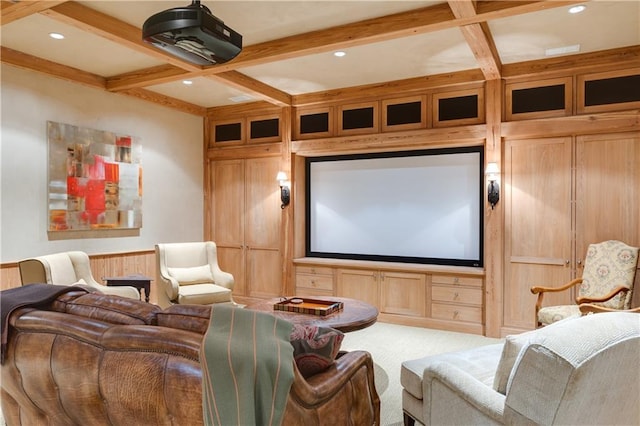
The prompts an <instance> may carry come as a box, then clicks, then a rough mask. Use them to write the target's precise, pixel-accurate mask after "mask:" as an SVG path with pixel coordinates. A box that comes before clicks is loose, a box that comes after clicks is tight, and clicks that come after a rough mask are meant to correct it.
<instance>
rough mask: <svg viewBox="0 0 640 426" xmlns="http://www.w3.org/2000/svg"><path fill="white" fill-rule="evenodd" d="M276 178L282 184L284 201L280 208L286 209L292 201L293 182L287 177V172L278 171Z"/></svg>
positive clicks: (282, 198)
mask: <svg viewBox="0 0 640 426" xmlns="http://www.w3.org/2000/svg"><path fill="white" fill-rule="evenodd" d="M276 180H277V181H278V183H279V185H280V201H282V204H281V205H280V208H281V209H284V208H285V207H286V206H288V205H289V202H290V201H291V182H290V181H289V180H288V179H287V174H286V173H285V172H278V175H277V176H276Z"/></svg>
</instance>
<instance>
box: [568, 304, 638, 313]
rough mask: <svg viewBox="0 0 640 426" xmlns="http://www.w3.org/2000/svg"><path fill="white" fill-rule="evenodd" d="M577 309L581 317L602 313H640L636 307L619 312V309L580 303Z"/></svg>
mask: <svg viewBox="0 0 640 426" xmlns="http://www.w3.org/2000/svg"><path fill="white" fill-rule="evenodd" d="M578 309H580V313H581V314H582V315H586V314H597V313H602V312H637V313H640V306H639V307H636V308H631V309H623V310H621V309H611V308H605V307H604V306H602V305H593V304H591V303H582V304H580V305H578Z"/></svg>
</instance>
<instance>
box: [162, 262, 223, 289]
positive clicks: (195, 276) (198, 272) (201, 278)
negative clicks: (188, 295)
mask: <svg viewBox="0 0 640 426" xmlns="http://www.w3.org/2000/svg"><path fill="white" fill-rule="evenodd" d="M167 272H169V275H171V277H172V278H175V279H176V281H178V282H179V283H180V285H189V284H202V283H212V282H213V274H212V273H211V268H210V267H209V265H202V266H193V267H191V268H169V267H167Z"/></svg>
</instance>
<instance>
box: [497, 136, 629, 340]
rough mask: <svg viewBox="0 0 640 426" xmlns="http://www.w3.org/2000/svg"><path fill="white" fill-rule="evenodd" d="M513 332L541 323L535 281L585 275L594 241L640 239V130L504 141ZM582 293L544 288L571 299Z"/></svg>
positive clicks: (507, 320)
mask: <svg viewBox="0 0 640 426" xmlns="http://www.w3.org/2000/svg"><path fill="white" fill-rule="evenodd" d="M504 164H505V170H504V171H505V190H506V191H505V194H504V195H505V200H504V202H505V212H506V214H505V280H504V290H503V291H504V300H506V301H508V303H505V304H504V312H503V326H504V328H505V331H506V332H510V331H515V330H516V329H528V328H531V327H532V326H533V323H534V305H535V296H534V295H532V294H531V292H530V288H531V287H532V286H534V285H546V286H554V285H556V286H559V285H561V284H563V283H566V282H568V281H569V280H571V279H572V278H575V277H579V276H581V275H582V266H583V260H584V256H585V254H586V250H587V247H588V245H589V244H591V243H594V242H600V241H605V240H609V239H615V240H621V241H624V242H625V243H627V244H630V245H635V246H639V245H640V220H639V219H638V212H639V211H640V135H638V133H637V132H635V133H624V134H602V135H589V136H567V137H561V138H533V139H526V140H507V141H506V143H505V162H504ZM574 298H575V294H574V293H572V292H569V291H567V292H562V293H557V294H549V295H548V297H547V296H545V302H546V303H547V304H565V303H572V301H573V300H574Z"/></svg>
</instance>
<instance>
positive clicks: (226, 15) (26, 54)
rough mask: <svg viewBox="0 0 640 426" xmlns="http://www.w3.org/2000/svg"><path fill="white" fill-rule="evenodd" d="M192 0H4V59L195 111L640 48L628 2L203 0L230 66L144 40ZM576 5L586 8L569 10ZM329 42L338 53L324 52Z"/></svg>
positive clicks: (555, 64)
mask: <svg viewBox="0 0 640 426" xmlns="http://www.w3.org/2000/svg"><path fill="white" fill-rule="evenodd" d="M188 4H190V0H181V1H145V0H139V1H116V0H112V1H26V0H24V1H17V2H12V1H2V2H1V6H2V9H1V11H2V14H1V23H2V26H1V27H0V31H1V32H0V37H1V38H0V44H1V45H2V51H1V52H0V53H1V54H0V59H1V60H2V62H3V63H7V64H10V65H12V66H17V67H22V68H27V69H31V70H35V71H38V72H44V73H47V74H51V75H54V76H57V77H59V78H63V79H66V80H71V81H76V82H78V83H80V84H84V85H89V86H92V87H96V88H100V89H104V90H108V91H113V92H120V93H123V94H126V95H130V96H135V97H138V98H142V99H146V100H149V101H152V102H157V103H160V104H164V105H167V106H169V107H173V108H177V109H180V110H183V111H187V112H190V113H193V114H199V115H204V114H206V111H207V109H208V108H212V107H219V106H224V105H235V104H236V103H238V102H240V103H242V102H255V101H258V100H260V101H267V102H269V103H272V104H275V105H280V106H286V105H293V106H295V105H300V104H303V103H309V102H311V101H312V100H313V99H316V98H317V99H320V98H321V97H322V96H323V95H326V93H339V92H340V90H343V89H345V88H352V87H355V86H364V87H365V88H366V87H367V85H375V84H380V83H385V82H396V81H399V82H406V81H411V79H424V78H442V79H446V78H450V77H451V76H455V75H460V76H462V77H459V78H464V76H465V74H464V73H465V72H468V73H470V74H469V75H475V76H478V75H479V76H480V78H482V79H486V80H490V79H499V78H505V77H514V76H516V75H519V74H522V73H526V72H527V71H526V69H532V68H536V69H557V68H561V67H562V66H564V64H565V63H570V62H571V61H572V60H574V59H575V58H577V57H579V56H576V55H589V54H593V52H601V51H606V52H608V53H605V52H603V54H612V55H620V54H621V53H624V54H631V55H635V59H636V60H638V57H639V56H640V1H636V0H629V1H608V0H601V1H597V0H596V1H588V2H577V1H561V0H552V1H488V0H478V1H466V0H461V1H401V0H398V1H359V0H351V1H325V0H309V1H303V0H297V1H296V0H294V1H269V0H263V1H243V0H235V1H221V0H213V1H212V0H203V1H202V4H204V5H206V6H207V7H208V8H209V9H210V10H211V12H212V13H213V14H214V15H215V16H216V17H218V18H220V19H221V20H223V21H224V22H225V24H226V25H227V26H229V27H231V28H233V29H234V30H235V31H237V32H239V33H240V34H242V36H243V45H244V48H243V51H242V52H241V53H240V55H239V56H238V57H236V58H235V59H234V60H232V61H230V62H228V63H226V64H219V65H214V66H212V67H206V68H202V67H199V66H194V65H191V64H188V63H186V62H183V61H181V60H179V59H177V58H173V57H171V56H168V55H166V54H165V53H163V52H161V51H159V50H157V49H155V48H154V47H152V46H150V45H148V44H146V43H144V42H142V40H141V28H142V25H143V23H144V21H145V20H146V19H147V18H148V17H149V16H151V15H153V14H155V13H157V12H160V11H163V10H166V9H169V8H173V7H183V6H187V5H188ZM577 4H584V5H585V6H586V9H585V10H584V11H583V12H581V13H577V14H571V13H569V11H568V10H569V8H570V6H573V5H577ZM52 32H56V33H60V34H63V35H64V36H65V38H64V39H63V40H54V39H52V38H50V37H49V34H50V33H52ZM337 50H342V51H344V52H345V53H346V55H345V56H344V57H336V56H334V55H333V53H334V52H335V51H337ZM523 64H527V67H525V66H523ZM184 80H190V81H191V82H192V84H191V85H185V84H184V83H183V81H184Z"/></svg>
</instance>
